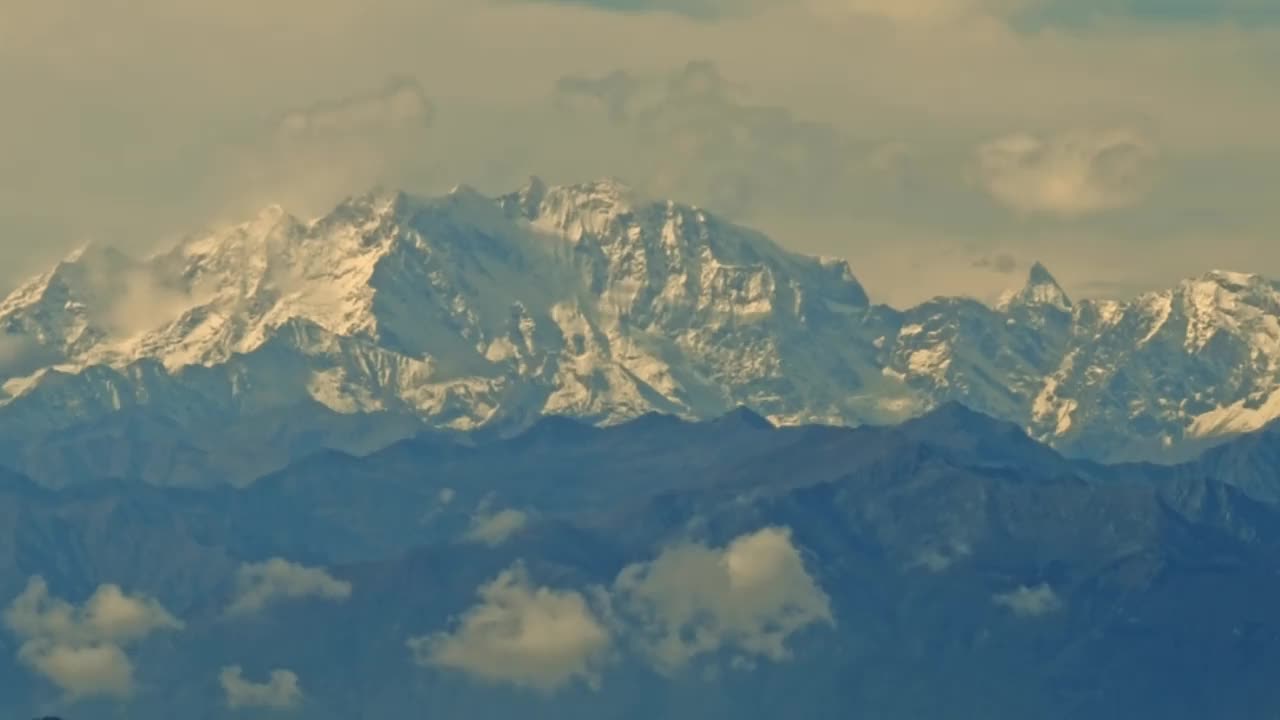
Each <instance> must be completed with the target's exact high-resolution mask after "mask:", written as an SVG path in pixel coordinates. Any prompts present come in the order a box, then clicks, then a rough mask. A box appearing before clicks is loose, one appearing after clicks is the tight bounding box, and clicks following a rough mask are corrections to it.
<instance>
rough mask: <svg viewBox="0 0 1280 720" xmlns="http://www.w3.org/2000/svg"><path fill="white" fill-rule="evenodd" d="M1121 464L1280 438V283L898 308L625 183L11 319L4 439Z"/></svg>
mask: <svg viewBox="0 0 1280 720" xmlns="http://www.w3.org/2000/svg"><path fill="white" fill-rule="evenodd" d="M951 400H957V401H961V402H963V403H965V404H967V405H969V406H970V407H973V408H975V409H977V410H980V411H982V412H986V413H989V414H992V415H995V416H997V417H1000V418H1003V419H1006V420H1009V421H1011V422H1014V423H1016V424H1018V425H1019V426H1021V427H1023V428H1026V429H1027V430H1028V431H1029V432H1030V433H1031V434H1032V435H1033V436H1034V437H1036V438H1037V439H1040V440H1043V441H1046V442H1049V443H1050V444H1052V445H1054V446H1055V447H1057V448H1059V449H1061V450H1063V451H1065V452H1068V453H1071V454H1078V455H1087V456H1091V457H1095V458H1101V459H1117V458H1130V457H1144V458H1157V459H1163V458H1174V457H1178V456H1181V455H1184V454H1186V453H1187V452H1188V451H1189V450H1191V449H1195V448H1198V447H1199V446H1200V445H1201V444H1203V443H1204V442H1206V441H1209V440H1212V439H1214V438H1218V437H1223V436H1228V435H1233V434H1238V433H1241V432H1246V431H1250V430H1254V429H1257V428H1259V427H1261V426H1262V425H1264V424H1265V423H1266V422H1267V421H1269V420H1271V419H1273V418H1275V417H1277V416H1280V287H1278V286H1277V285H1276V284H1275V283H1272V282H1270V281H1267V280H1264V279H1262V278H1259V277H1257V276H1252V275H1241V274H1235V273H1226V272H1213V273H1209V274H1206V275H1204V276H1202V277H1199V278H1196V279H1192V280H1187V281H1185V282H1183V283H1181V284H1179V285H1178V286H1177V287H1175V288H1173V289H1170V290H1167V291H1163V292H1155V293H1149V294H1147V295H1143V296H1141V297H1139V298H1137V299H1136V300H1133V301H1130V302H1113V301H1092V300H1088V301H1080V302H1072V301H1071V299H1070V298H1068V297H1067V295H1066V293H1064V292H1063V291H1062V289H1061V287H1059V286H1058V284H1057V282H1056V281H1054V279H1053V277H1052V276H1051V275H1050V274H1049V272H1048V271H1047V270H1046V269H1045V268H1044V267H1042V266H1040V265H1038V264H1037V265H1035V266H1034V267H1033V268H1032V270H1031V273H1030V276H1029V278H1028V282H1027V284H1026V286H1025V287H1024V288H1022V289H1021V290H1017V291H1014V292H1011V293H1009V294H1008V295H1006V296H1005V298H1004V299H1003V300H1002V301H1001V302H1000V303H999V304H998V305H997V306H996V307H988V306H986V305H983V304H981V303H978V302H976V301H973V300H967V299H958V298H947V299H937V300H933V301H930V302H928V303H925V304H923V305H920V306H918V307H915V308H911V309H909V310H905V311H900V310H895V309H892V308H887V307H883V306H876V305H873V304H871V303H870V302H869V301H868V298H867V295H866V293H865V292H864V291H863V288H862V286H861V285H860V284H859V283H858V281H857V280H856V279H855V277H854V275H853V273H852V271H851V270H850V268H849V267H848V265H847V264H846V263H844V262H843V261H839V260H832V259H818V258H808V257H803V256H799V255H796V254H794V253H790V252H788V251H785V250H783V249H782V248H780V247H779V246H777V245H776V244H774V243H773V242H771V241H770V240H769V239H767V238H766V237H764V236H763V235H761V234H759V233H756V232H753V231H751V230H748V229H745V228H742V227H738V226H735V225H732V224H730V223H728V222H725V221H723V220H721V219H719V218H717V217H715V216H714V215H712V214H710V213H707V212H705V211H703V210H700V209H698V208H695V207H689V206H685V205H680V204H677V203H673V202H670V201H649V200H645V199H643V198H640V197H637V196H636V194H635V193H634V192H632V191H631V190H630V189H628V188H627V187H625V186H624V185H622V184H621V183H618V182H616V181H610V180H604V181H598V182H593V183H588V184H583V185H575V186H567V187H548V186H546V185H545V184H544V183H542V182H540V181H537V180H534V181H531V182H530V183H529V184H528V185H527V186H526V187H525V188H523V189H521V190H519V191H517V192H514V193H511V194H509V195H505V196H502V197H498V198H490V197H485V196H482V195H480V194H478V193H476V192H475V191H473V190H470V189H468V188H458V189H455V190H454V191H453V192H451V193H450V194H448V195H446V196H444V197H440V198H431V199H424V198H417V197H411V196H408V195H405V194H403V193H375V194H371V195H368V196H364V197H359V198H353V199H350V200H348V201H346V202H344V203H342V204H340V205H339V206H338V207H336V208H334V210H333V211H331V212H330V213H328V214H327V215H325V216H323V217H321V218H318V219H315V220H311V221H307V222H303V221H300V220H298V219H296V218H294V217H292V216H290V215H288V214H287V213H286V212H285V211H284V210H282V209H280V208H275V207H273V208H268V209H267V210H264V211H263V212H262V213H260V214H259V215H258V216H257V217H255V218H253V219H251V220H249V221H248V222H245V223H243V224H240V225H236V226H233V227H229V228H222V229H218V230H214V231H209V232H205V233H200V234H196V235H193V236H191V237H189V238H187V239H185V240H184V241H182V242H180V243H179V244H178V245H177V246H176V247H174V248H172V249H170V250H168V251H166V252H163V253H160V254H158V255H155V256H152V257H149V258H145V259H135V258H131V257H128V256H126V255H124V254H122V253H120V252H117V251H115V250H112V249H110V248H103V247H96V246H90V247H88V248H85V249H83V250H82V251H79V252H77V253H75V254H73V255H71V256H69V257H68V258H66V259H65V260H63V261H62V262H60V263H58V265H57V266H56V267H54V268H53V269H52V270H50V271H49V272H47V273H45V274H44V275H41V276H39V277H37V278H35V279H33V280H31V281H29V282H27V283H26V284H24V285H23V286H22V287H20V288H19V289H18V290H16V291H15V292H13V293H12V294H11V295H10V296H9V297H8V298H7V299H5V300H3V301H2V302H0V427H3V428H5V429H6V432H8V433H9V436H10V437H21V438H25V439H27V440H30V439H31V438H41V439H43V438H44V437H46V436H47V434H49V433H54V432H58V433H65V432H67V431H68V429H74V428H75V427H77V426H80V425H81V424H84V423H93V422H98V421H101V420H102V419H103V418H105V417H109V416H111V415H112V414H114V413H118V412H120V411H123V410H143V411H145V412H146V413H149V414H151V415H154V416H156V417H160V418H164V420H165V421H166V422H172V423H175V424H176V425H177V426H179V427H181V428H186V429H188V430H191V431H199V430H201V429H202V428H208V427H215V426H216V427H223V426H226V425H227V424H228V423H235V422H238V421H240V420H242V419H244V418H246V417H256V416H259V415H262V414H270V413H277V414H278V413H281V412H285V411H286V410H287V409H289V408H306V407H313V406H314V405H315V404H316V403H319V404H320V405H323V406H325V407H327V408H328V409H329V410H331V411H334V412H337V413H342V414H353V413H390V414H394V415H396V416H401V417H413V418H417V419H418V420H420V421H422V422H424V423H425V424H426V425H428V426H431V427H437V428H451V429H455V430H470V429H474V428H478V427H484V426H493V427H498V426H504V427H505V426H508V425H516V426H523V425H527V424H528V423H530V422H532V420H533V419H534V418H536V417H538V416H541V415H567V416H573V417H577V418H580V419H584V420H587V421H590V422H593V423H603V424H609V423H614V422H618V421H621V420H624V419H627V418H632V417H636V416H639V415H642V414H644V413H646V412H652V411H658V412H664V413H674V414H678V415H681V416H685V417H690V418H708V417H716V416H719V415H721V414H723V413H724V412H726V411H728V410H730V409H732V408H734V407H737V406H749V407H751V408H753V409H754V410H756V411H758V412H760V413H761V414H762V415H764V416H765V417H767V418H768V419H769V420H770V421H772V422H774V423H778V424H798V423H806V422H823V423H832V424H847V425H858V424H865V423H887V422H895V421H899V420H902V419H905V418H908V417H912V416H915V415H918V414H920V413H922V412H924V411H926V410H928V409H930V408H932V407H936V406H937V405H939V404H941V403H944V402H947V401H951Z"/></svg>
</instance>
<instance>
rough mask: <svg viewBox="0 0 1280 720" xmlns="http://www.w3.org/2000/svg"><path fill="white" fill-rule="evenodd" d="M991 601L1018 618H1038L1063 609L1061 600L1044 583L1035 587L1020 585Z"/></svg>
mask: <svg viewBox="0 0 1280 720" xmlns="http://www.w3.org/2000/svg"><path fill="white" fill-rule="evenodd" d="M992 600H993V601H994V602H995V603H996V604H997V605H1001V606H1004V607H1006V608H1008V609H1009V610H1010V611H1012V612H1013V614H1014V615H1018V616H1019V617H1039V616H1041V615H1048V614H1049V613H1054V612H1057V611H1059V610H1061V609H1062V608H1063V603H1062V599H1061V598H1059V597H1058V594H1057V593H1056V592H1054V590H1053V588H1051V587H1049V585H1048V584H1045V583H1041V584H1040V585H1037V586H1035V587H1027V586H1025V585H1022V586H1019V587H1017V588H1015V589H1014V590H1012V591H1010V592H1007V593H1001V594H998V595H995V596H994V597H993V598H992Z"/></svg>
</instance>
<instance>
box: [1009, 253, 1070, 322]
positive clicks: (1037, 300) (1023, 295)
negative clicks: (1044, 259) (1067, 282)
mask: <svg viewBox="0 0 1280 720" xmlns="http://www.w3.org/2000/svg"><path fill="white" fill-rule="evenodd" d="M1018 306H1022V307H1053V308H1057V309H1058V310H1062V311H1064V312H1066V311H1069V310H1071V298H1069V297H1067V293H1066V291H1064V290H1063V289H1062V286H1061V285H1059V284H1058V281H1057V279H1055V278H1054V277H1053V275H1052V274H1051V273H1050V272H1049V269H1048V268H1046V267H1045V266H1044V265H1043V264H1041V263H1040V262H1034V263H1032V264H1031V269H1030V270H1029V271H1028V272H1027V284H1026V285H1024V286H1023V287H1022V289H1021V290H1013V291H1010V292H1008V293H1005V295H1004V296H1003V297H1001V298H1000V302H999V303H998V305H997V307H998V308H999V309H1000V310H1004V311H1008V310H1010V309H1012V308H1014V307H1018Z"/></svg>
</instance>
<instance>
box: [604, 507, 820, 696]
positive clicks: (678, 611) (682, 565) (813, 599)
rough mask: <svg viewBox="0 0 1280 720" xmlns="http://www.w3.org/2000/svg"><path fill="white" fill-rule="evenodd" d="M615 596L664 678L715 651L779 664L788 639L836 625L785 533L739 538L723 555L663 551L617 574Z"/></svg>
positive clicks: (690, 548)
mask: <svg viewBox="0 0 1280 720" xmlns="http://www.w3.org/2000/svg"><path fill="white" fill-rule="evenodd" d="M614 597H615V604H616V606H617V609H618V612H619V613H620V614H621V615H622V616H623V617H626V618H628V619H629V621H630V622H632V623H634V630H635V632H636V634H637V637H638V642H639V644H640V646H641V647H642V648H643V649H644V651H645V652H646V653H647V654H648V655H650V656H651V658H652V659H653V660H654V662H655V663H656V664H657V666H658V668H659V669H661V670H663V671H665V672H674V671H676V670H679V669H681V668H683V667H684V666H685V665H687V664H688V663H690V662H691V661H692V660H694V659H695V658H697V657H698V656H700V655H704V654H709V653H716V652H719V651H722V650H724V651H728V652H730V653H734V654H736V655H740V656H744V657H746V658H748V659H750V658H753V657H761V658H765V659H768V660H773V661H783V660H786V659H788V658H789V657H790V651H789V649H788V648H787V641H788V639H790V637H791V636H792V635H794V634H795V633H797V632H799V631H800V630H802V629H804V628H806V627H809V626H811V625H816V624H834V622H835V621H834V618H833V617H832V614H831V604H830V599H829V598H828V597H827V595H826V593H825V592H823V590H822V589H821V588H820V587H819V586H818V584H817V582H816V581H815V580H814V578H813V577H812V576H811V575H810V574H809V572H808V571H807V570H806V569H805V565H804V560H803V559H802V557H801V555H800V550H799V548H797V547H796V546H795V545H794V544H793V543H792V542H791V531H790V530H789V529H786V528H772V527H771V528H765V529H763V530H760V531H758V532H755V533H752V534H749V535H743V536H741V537H739V538H737V539H735V540H734V541H733V542H731V543H729V545H728V546H726V547H724V548H709V547H706V546H705V545H699V544H686V545H678V546H675V547H672V548H669V549H667V550H666V551H664V552H663V553H662V554H661V555H659V556H658V557H657V558H656V559H654V560H652V561H650V562H646V563H640V564H637V565H632V566H629V567H628V568H626V569H625V570H623V571H622V573H621V574H620V575H619V576H618V580H617V582H616V583H615V586H614Z"/></svg>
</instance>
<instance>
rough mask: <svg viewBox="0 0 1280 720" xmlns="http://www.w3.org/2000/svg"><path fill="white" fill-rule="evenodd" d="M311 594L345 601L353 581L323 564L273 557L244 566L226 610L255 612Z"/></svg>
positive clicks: (316, 596) (336, 600)
mask: <svg viewBox="0 0 1280 720" xmlns="http://www.w3.org/2000/svg"><path fill="white" fill-rule="evenodd" d="M310 597H315V598H323V599H326V600H333V601H335V602H343V601H345V600H346V599H347V598H349V597H351V583H349V582H346V581H345V580H338V579H337V578H335V577H333V576H332V575H330V574H329V573H328V572H327V571H326V570H324V569H323V568H310V567H305V566H303V565H299V564H297V563H291V562H289V561H287V560H284V559H283V558H272V559H270V560H268V561H266V562H262V563H249V564H245V565H243V566H241V568H240V570H239V572H237V574H236V596H235V599H234V600H232V602H231V605H230V607H228V608H227V612H228V613H229V614H232V615H238V614H249V613H256V612H259V611H261V610H263V609H264V608H266V607H268V606H269V605H272V604H274V603H276V602H280V601H282V600H298V599H302V598H310Z"/></svg>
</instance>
